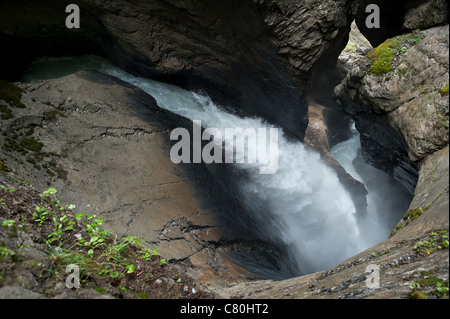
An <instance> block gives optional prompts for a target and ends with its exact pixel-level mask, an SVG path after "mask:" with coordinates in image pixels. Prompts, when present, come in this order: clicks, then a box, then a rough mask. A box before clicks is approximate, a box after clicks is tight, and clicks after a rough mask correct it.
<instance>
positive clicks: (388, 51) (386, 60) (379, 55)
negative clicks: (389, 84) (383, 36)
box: [367, 38, 400, 74]
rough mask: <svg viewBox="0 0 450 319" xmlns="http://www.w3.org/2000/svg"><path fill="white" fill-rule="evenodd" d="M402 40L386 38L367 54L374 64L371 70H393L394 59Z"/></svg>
mask: <svg viewBox="0 0 450 319" xmlns="http://www.w3.org/2000/svg"><path fill="white" fill-rule="evenodd" d="M399 44H400V41H399V40H398V39H396V38H394V39H389V40H386V41H385V42H384V43H382V44H380V45H379V46H378V47H377V48H375V49H373V50H372V51H370V52H369V54H368V55H367V56H368V57H369V59H370V60H372V62H373V64H372V66H371V67H370V70H371V71H372V73H374V74H384V73H387V72H389V71H390V70H392V61H393V60H394V58H395V56H396V54H397V50H398V47H399Z"/></svg>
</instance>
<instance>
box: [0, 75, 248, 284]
mask: <svg viewBox="0 0 450 319" xmlns="http://www.w3.org/2000/svg"><path fill="white" fill-rule="evenodd" d="M13 88H15V89H16V94H17V96H16V97H17V99H16V100H18V101H21V103H22V104H21V106H22V107H17V105H14V103H13V102H11V101H9V103H8V101H5V100H2V102H0V105H2V106H3V105H5V107H6V108H7V109H8V110H10V112H11V113H10V116H8V117H2V119H1V120H0V123H1V135H0V146H1V147H0V157H1V158H2V159H3V160H4V162H5V163H6V165H8V167H9V168H10V169H12V170H13V171H15V172H16V173H17V175H18V176H21V178H23V179H24V180H28V181H29V182H30V183H31V185H33V186H34V187H35V188H36V189H38V190H39V191H40V192H42V191H44V190H46V189H47V188H49V187H54V188H56V189H57V190H58V197H59V199H60V200H61V201H63V204H64V205H68V204H74V205H76V208H77V210H78V211H79V212H83V213H87V214H94V215H97V216H99V217H100V218H102V219H104V220H105V222H106V226H107V228H108V230H111V231H113V232H114V233H115V234H117V235H118V236H119V237H122V236H129V235H131V234H132V235H133V236H136V237H138V238H140V239H141V240H142V242H143V243H144V244H146V245H148V246H149V247H159V248H160V253H161V254H162V255H163V256H165V258H166V259H167V260H168V261H169V262H173V263H175V264H176V263H178V262H179V264H180V265H182V266H183V267H184V266H186V267H187V268H185V271H188V272H189V273H190V274H191V275H192V276H194V277H196V278H197V279H198V280H200V281H202V282H203V283H211V282H215V283H217V284H220V283H221V282H222V281H230V280H232V281H235V280H243V279H244V278H245V274H244V271H243V270H242V268H241V267H239V266H237V265H236V264H235V263H234V262H233V261H232V260H231V259H230V258H229V257H228V255H227V252H228V251H229V250H230V249H232V250H233V251H235V250H236V251H239V249H240V248H239V247H235V245H234V243H233V242H229V241H228V238H229V237H226V235H227V233H226V232H225V231H223V229H222V228H221V222H220V214H218V211H219V210H218V209H217V208H218V206H217V205H220V212H222V213H226V211H227V208H226V207H227V205H224V204H223V203H217V202H216V203H215V202H213V201H211V200H208V196H205V195H204V194H206V192H205V189H207V190H208V194H210V195H211V194H214V193H215V192H220V189H219V188H218V187H217V185H216V186H215V185H214V181H213V178H212V177H211V176H209V175H208V174H209V173H208V171H207V169H206V168H204V167H202V165H200V164H199V165H196V166H195V165H189V166H181V165H175V164H173V163H172V162H171V161H170V156H169V153H170V147H171V143H172V142H171V141H170V139H169V136H170V132H171V130H172V129H173V128H177V127H186V128H189V127H191V128H192V124H191V123H190V122H189V121H187V120H186V119H184V118H182V117H180V116H177V115H175V114H172V113H170V112H168V111H165V110H163V109H160V108H159V107H158V106H157V105H156V101H155V100H154V99H153V98H152V97H151V96H150V95H148V94H147V93H145V92H144V91H142V90H140V89H139V88H137V87H134V86H132V85H130V84H127V83H125V82H123V81H121V80H119V79H117V78H114V77H111V76H107V75H104V74H102V73H98V72H94V71H81V72H78V73H74V74H72V75H69V76H66V77H63V78H59V79H55V80H45V81H38V82H36V83H32V84H18V86H16V85H15V84H9V85H8V86H6V85H3V86H2V88H1V92H2V93H4V92H5V90H6V89H8V90H9V91H10V92H11V91H12V90H13ZM2 97H4V96H3V95H2ZM1 114H4V113H1ZM212 197H217V198H218V197H219V196H212ZM220 197H221V198H222V199H223V200H224V201H226V198H227V195H226V194H223V193H222V194H221V196H220ZM241 247H244V245H242V246H241ZM248 247H250V245H248ZM206 256H207V257H206ZM199 260H201V262H200V261H199Z"/></svg>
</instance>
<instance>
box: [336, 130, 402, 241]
mask: <svg viewBox="0 0 450 319" xmlns="http://www.w3.org/2000/svg"><path fill="white" fill-rule="evenodd" d="M351 133H352V137H351V138H350V139H348V140H347V141H344V142H342V143H339V144H337V145H336V146H334V147H333V148H332V149H331V154H332V155H333V157H334V158H336V159H337V160H338V161H339V162H340V163H341V165H342V166H343V167H344V168H345V169H346V171H347V172H348V173H349V174H350V175H352V176H353V178H355V179H357V180H359V181H361V182H363V183H364V186H365V187H366V189H367V191H368V195H367V215H366V216H365V218H363V219H360V221H359V229H360V231H361V232H363V233H364V236H362V240H363V241H364V242H365V243H364V246H367V247H371V246H373V245H375V244H377V243H379V242H381V241H383V240H385V239H386V238H387V237H388V236H389V234H390V232H391V230H392V228H393V227H394V226H395V225H396V224H397V222H398V221H399V220H400V218H401V217H402V216H403V213H404V212H405V211H407V209H408V206H409V203H410V202H411V194H409V193H408V192H407V191H406V189H405V188H403V187H402V186H400V185H399V182H397V181H395V180H393V179H392V178H391V177H390V176H389V175H388V174H386V173H384V172H383V171H380V170H378V169H376V168H374V167H373V166H371V165H369V164H367V163H365V162H364V160H363V159H362V156H361V154H360V152H361V142H360V135H359V133H358V131H357V130H356V128H355V124H354V123H353V124H352V125H351Z"/></svg>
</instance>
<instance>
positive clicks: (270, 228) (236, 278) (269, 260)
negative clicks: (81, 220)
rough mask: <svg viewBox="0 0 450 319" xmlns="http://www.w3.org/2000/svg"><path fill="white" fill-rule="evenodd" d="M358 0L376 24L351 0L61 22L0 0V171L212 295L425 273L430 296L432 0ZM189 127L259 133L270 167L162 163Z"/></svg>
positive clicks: (366, 290)
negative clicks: (152, 252) (97, 221)
mask: <svg viewBox="0 0 450 319" xmlns="http://www.w3.org/2000/svg"><path fill="white" fill-rule="evenodd" d="M370 3H376V4H377V5H378V6H379V7H380V9H381V12H382V19H381V24H382V26H381V28H380V29H379V30H373V29H368V28H367V27H366V26H365V19H363V18H364V17H365V16H367V14H366V13H365V11H364V10H365V8H366V6H367V5H368V4H369V2H367V1H362V0H360V1H356V0H353V1H352V0H339V1H319V0H311V1H304V2H295V3H294V2H291V1H264V0H260V1H227V2H220V1H199V2H198V1H176V0H164V1H134V2H133V3H130V2H128V1H122V0H117V1H110V2H107V3H106V2H105V3H99V2H96V1H91V0H82V1H78V3H77V5H79V7H80V12H81V27H80V28H79V29H68V28H66V26H65V25H64V21H65V18H66V16H67V14H66V13H65V7H66V5H67V4H66V3H64V2H60V1H48V3H46V4H45V5H41V4H37V3H36V2H33V1H27V0H21V1H18V2H17V3H15V4H3V3H2V4H1V11H0V26H1V28H0V30H1V31H0V41H1V42H2V43H3V45H4V48H6V49H5V50H4V51H5V57H4V58H3V59H2V62H1V63H2V65H1V73H0V78H2V79H4V80H1V81H2V82H1V83H0V84H1V87H0V93H1V95H0V107H1V109H0V110H1V112H2V113H1V115H2V119H1V122H0V123H1V131H0V133H1V135H0V145H1V149H0V150H1V152H0V160H1V161H0V164H1V166H0V168H1V167H7V168H8V170H6V169H2V171H5V172H2V174H8V172H7V171H9V172H14V174H17V175H18V176H19V177H20V178H22V179H23V180H27V181H29V183H30V184H31V185H33V187H34V188H36V189H37V190H39V191H40V192H42V191H44V190H45V189H47V188H49V187H54V188H56V189H57V190H58V199H60V200H61V202H63V203H64V204H65V205H66V204H75V205H76V207H77V208H78V209H80V210H81V211H83V212H85V211H86V212H88V213H91V214H95V215H96V216H99V217H101V218H102V219H103V220H104V221H105V225H104V226H105V228H107V229H108V230H111V231H113V232H114V233H115V234H117V235H118V236H119V237H126V236H130V235H132V236H136V237H137V238H139V239H140V240H142V242H143V243H144V245H146V246H148V247H158V248H159V251H160V253H161V255H162V256H163V257H164V258H165V260H167V262H168V263H170V264H171V265H174V266H175V267H177V269H179V270H180V271H183V272H185V273H186V274H187V275H188V276H189V277H191V278H193V279H194V280H196V281H198V282H199V284H200V285H202V286H204V287H205V289H206V290H207V291H208V292H211V293H212V294H215V295H216V296H217V297H219V298H236V297H237V298H262V299H267V298H415V297H417V296H421V297H433V296H442V295H439V294H438V293H437V292H436V291H438V290H437V286H436V283H434V284H423V283H424V282H426V281H425V279H428V278H434V279H436V278H437V279H436V280H435V281H436V282H437V280H439V282H440V283H444V287H445V285H447V286H446V287H447V289H448V240H447V239H446V238H448V237H447V235H446V234H447V232H448V136H449V133H448V103H449V102H448V47H449V43H448V42H449V35H448V34H449V33H448V6H447V3H446V2H445V1H440V0H428V1H412V0H411V1H409V0H405V1H401V4H397V5H395V6H389V5H388V4H387V1H384V0H377V1H371V2H370ZM387 17H396V18H395V19H392V18H390V19H387ZM198 121H201V125H202V127H201V128H198V130H199V131H200V132H205V130H206V129H207V128H215V129H217V131H220V132H225V131H226V129H228V128H243V129H251V130H254V131H258V129H267V130H269V129H270V128H277V129H278V131H277V132H278V133H279V134H278V135H277V139H276V140H272V139H271V138H269V139H267V140H266V139H265V140H264V144H266V143H267V144H266V145H265V147H264V149H265V150H266V151H267V150H272V149H276V150H277V152H278V153H277V154H278V157H277V162H276V172H275V173H274V174H268V175H264V174H261V173H260V167H261V163H264V159H262V158H260V157H259V158H258V163H257V164H256V165H255V164H249V163H233V164H228V163H225V162H223V163H222V162H220V163H210V164H208V163H204V162H200V163H195V164H194V163H181V164H175V163H174V162H173V161H172V160H171V157H170V154H171V149H172V148H173V147H174V145H175V144H176V143H177V141H176V140H174V139H172V138H171V133H172V132H173V131H174V130H175V129H177V128H183V129H186V130H187V131H188V132H189V133H190V136H194V134H195V131H196V130H197V128H196V126H195V123H196V122H198ZM216 134H217V133H216ZM244 135H245V133H242V134H241V135H238V136H236V140H238V139H239V138H241V137H243V136H244ZM247 137H248V136H247ZM267 137H270V136H267ZM223 138H224V139H223V140H221V142H224V143H225V142H227V141H226V139H225V135H224V136H223ZM207 142H208V141H205V140H204V141H202V143H203V144H202V146H205V145H206V144H208V143H207ZM194 143H195V142H194ZM231 143H233V138H232V140H231ZM220 146H222V145H220ZM258 146H259V145H258ZM245 147H246V148H245V150H246V154H247V155H246V156H247V157H246V159H248V157H250V155H249V154H251V152H253V151H254V152H255V154H257V151H256V149H254V147H255V145H252V144H251V143H250V142H249V140H247V143H246V144H245ZM194 153H195V149H194V147H193V146H191V149H190V154H191V155H190V156H189V157H191V156H195V154H194ZM215 155H217V154H215ZM220 155H222V154H220ZM258 155H260V154H259V153H258ZM224 156H225V154H224ZM2 176H3V177H1V176H0V181H1V182H2V184H3V183H5V185H6V183H7V182H8V178H7V177H5V176H6V175H2ZM5 211H6V210H5ZM5 216H7V215H5ZM5 216H2V217H1V218H2V219H7V217H5ZM424 242H425V243H427V242H428V243H432V242H435V243H436V244H435V246H433V247H428V246H427V247H428V249H427V250H425V252H424V251H423V250H421V249H419V248H420V245H419V244H418V243H422V245H423V243H424ZM445 243H446V244H445ZM430 245H431V244H430ZM11 249H12V248H11ZM0 264H1V260H0ZM373 265H375V266H376V267H377V269H378V271H379V274H380V286H379V287H377V288H373V287H370V286H368V285H367V283H366V279H367V278H369V276H370V274H371V270H368V269H370V267H372V266H373ZM0 278H1V277H0ZM13 281H14V280H12V281H11V280H10V281H8V282H9V283H10V282H13ZM419 282H422V285H420V288H414V289H413V288H410V287H411V285H413V283H419ZM4 287H5V286H4ZM414 287H415V286H414ZM417 287H418V286H417ZM0 289H2V287H1V281H0Z"/></svg>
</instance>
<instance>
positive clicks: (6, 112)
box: [0, 105, 13, 120]
mask: <svg viewBox="0 0 450 319" xmlns="http://www.w3.org/2000/svg"><path fill="white" fill-rule="evenodd" d="M0 113H2V116H1V118H2V120H8V119H10V118H11V117H13V115H12V112H11V110H10V109H8V107H7V106H6V105H0Z"/></svg>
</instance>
